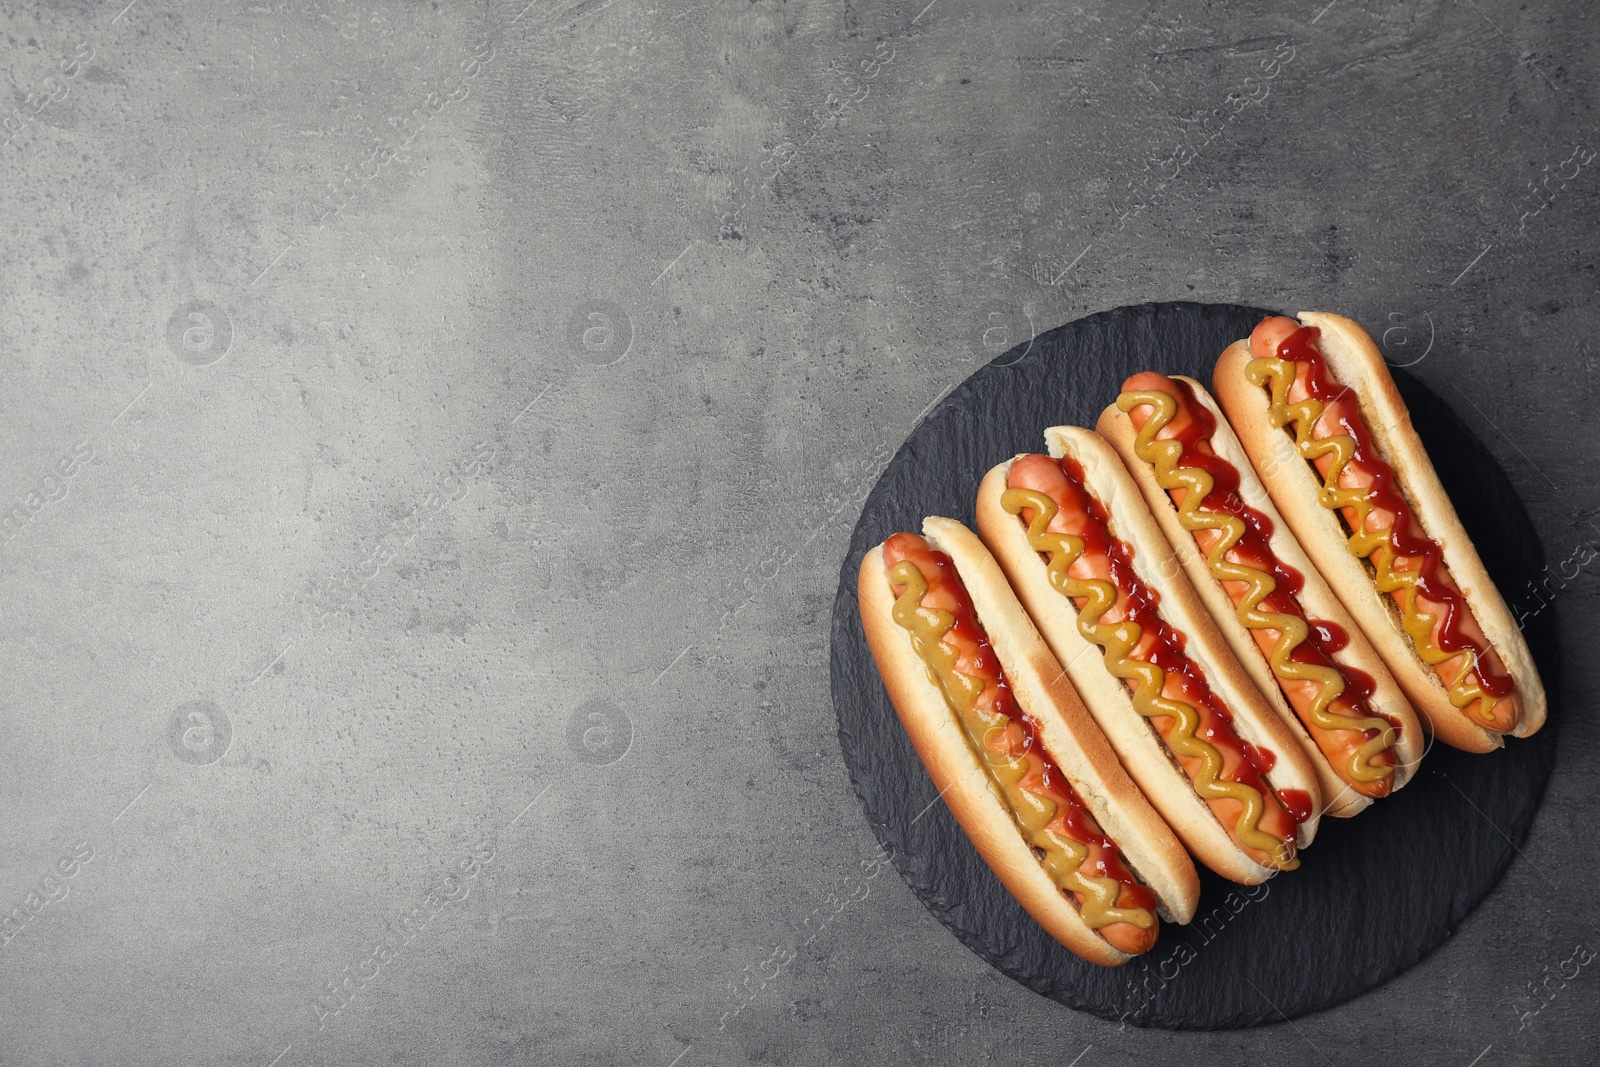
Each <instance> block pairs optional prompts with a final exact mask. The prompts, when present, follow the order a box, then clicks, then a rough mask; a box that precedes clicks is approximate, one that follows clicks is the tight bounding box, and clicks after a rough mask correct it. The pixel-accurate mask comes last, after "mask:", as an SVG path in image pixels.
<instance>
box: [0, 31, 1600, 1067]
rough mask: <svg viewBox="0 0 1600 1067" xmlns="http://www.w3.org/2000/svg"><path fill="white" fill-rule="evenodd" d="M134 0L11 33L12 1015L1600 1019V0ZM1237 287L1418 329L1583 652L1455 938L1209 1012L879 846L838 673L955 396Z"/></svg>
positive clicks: (1080, 1052) (1028, 1051)
mask: <svg viewBox="0 0 1600 1067" xmlns="http://www.w3.org/2000/svg"><path fill="white" fill-rule="evenodd" d="M123 3H124V0H109V2H102V3H70V4H52V5H22V4H7V5H5V6H4V8H3V16H4V18H3V23H4V24H3V26H0V34H3V50H0V55H3V67H4V75H5V79H6V85H7V87H8V89H9V94H8V96H7V98H6V101H5V103H6V105H7V106H8V107H10V108H11V111H10V117H9V118H5V119H4V122H5V124H6V125H5V129H4V131H3V135H0V136H3V137H4V138H6V143H5V144H4V146H3V147H0V202H3V204H4V218H5V221H6V225H5V227H4V231H3V233H0V251H3V255H4V263H5V269H4V271H3V272H0V382H3V386H4V387H3V389H0V493H3V496H4V501H5V506H6V507H9V508H13V509H15V508H21V509H22V510H21V511H20V512H19V511H15V510H13V511H12V512H11V515H12V516H13V518H12V519H11V520H10V524H9V525H7V526H6V527H5V529H4V531H3V534H0V541H3V545H0V583H3V585H0V590H3V597H0V671H3V677H4V685H3V689H0V722H3V724H4V726H5V729H6V736H7V737H8V739H9V740H8V744H7V746H6V748H7V754H6V757H5V763H4V772H3V775H0V894H3V900H0V907H3V908H4V909H7V910H8V911H9V910H11V909H21V913H22V914H23V915H24V916H26V917H27V921H26V922H25V923H23V924H22V925H21V927H20V930H19V931H17V932H14V933H12V934H11V935H10V936H9V937H8V939H7V941H6V944H5V945H4V947H3V948H0V1062H3V1063H8V1064H9V1063H16V1064H54V1063H61V1064H169V1063H178V1062H186V1063H204V1064H239V1065H259V1067H274V1065H281V1067H291V1065H297V1064H321V1063H395V1064H424V1063H428V1064H432V1063H460V1064H501V1063H561V1064H587V1063H606V1064H611V1063H636V1064H658V1065H660V1067H669V1065H673V1064H676V1065H677V1067H697V1065H702V1064H738V1063H766V1064H801V1063H823V1062H830V1063H831V1062H849V1063H874V1062H885V1061H887V1062H895V1063H950V1064H956V1063H962V1064H965V1063H972V1062H979V1061H986V1062H987V1061H995V1062H1002V1063H1025V1062H1026V1063H1038V1062H1059V1063H1061V1064H1063V1065H1065V1064H1069V1063H1070V1064H1077V1065H1078V1067H1102V1065H1116V1064H1163V1063H1196V1064H1217V1065H1235V1064H1258V1063H1259V1064H1266V1063H1272V1064H1277V1063H1296V1064H1299V1063H1305V1064H1321V1063H1327V1064H1341V1065H1343V1064H1351V1065H1360V1064H1365V1065H1377V1064H1388V1063H1394V1062H1408V1063H1426V1064H1440V1065H1455V1067H1468V1065H1469V1064H1476V1065H1478V1067H1499V1065H1507V1064H1532V1063H1580V1062H1585V1061H1586V1060H1587V1056H1586V1053H1585V1050H1586V1049H1589V1048H1592V1046H1593V1045H1594V1043H1595V1042H1596V1040H1597V1039H1600V1022H1597V1020H1600V1014H1597V1012H1596V1007H1597V1002H1600V996H1597V994H1600V976H1597V975H1596V974H1595V973H1594V972H1595V970H1596V968H1594V967H1592V966H1580V965H1579V964H1578V963H1577V962H1568V961H1572V960H1574V959H1575V956H1574V954H1575V952H1577V951H1578V948H1577V947H1582V949H1583V951H1584V952H1586V951H1587V950H1588V947H1590V946H1593V947H1594V948H1596V949H1600V930H1597V929H1596V927H1595V926H1594V925H1592V924H1593V922H1594V906H1593V903H1592V898H1590V897H1589V896H1588V895H1587V893H1588V892H1592V890H1589V888H1588V887H1590V886H1592V885H1593V884H1594V882H1595V881H1596V878H1597V876H1600V861H1597V859H1596V855H1595V853H1594V852H1593V851H1592V847H1593V842H1594V839H1595V838H1594V829H1593V828H1594V820H1595V817H1596V806H1595V801H1594V795H1595V792H1596V787H1597V777H1600V776H1597V773H1596V771H1595V766H1596V764H1595V761H1596V760H1597V759H1600V739H1597V736H1596V731H1595V726H1594V721H1593V716H1592V715H1591V713H1590V708H1591V707H1592V706H1593V703H1594V700H1595V697H1596V686H1597V683H1600V671H1597V669H1596V666H1595V662H1594V656H1593V649H1594V647H1595V646H1594V638H1593V635H1594V633H1595V628H1596V626H1597V625H1600V610H1597V602H1596V589H1597V586H1596V579H1595V576H1594V574H1593V573H1592V567H1591V566H1589V565H1588V564H1589V560H1590V558H1592V557H1593V555H1594V551H1593V549H1592V548H1590V547H1589V546H1592V545H1594V544H1596V543H1597V542H1600V529H1597V527H1596V524H1595V522H1596V520H1595V519H1594V516H1595V513H1596V510H1597V508H1600V487H1597V484H1596V483H1597V476H1596V473H1595V466H1594V464H1595V460H1596V459H1597V458H1600V457H1597V451H1600V450H1597V446H1596V444H1595V440H1594V434H1595V430H1596V428H1597V426H1600V420H1597V418H1596V416H1595V405H1596V403H1597V401H1600V389H1597V374H1596V367H1597V355H1596V350H1595V342H1594V340H1593V338H1592V336H1591V334H1592V330H1593V325H1594V322H1595V307H1596V288H1597V282H1596V276H1595V267H1596V258H1595V255H1596V254H1595V247H1596V236H1597V221H1600V215H1597V210H1596V198H1595V195H1594V194H1595V190H1596V188H1597V183H1600V168H1596V167H1595V166H1594V165H1593V164H1592V163H1591V162H1590V159H1591V157H1593V155H1594V152H1595V150H1596V148H1597V147H1600V130H1597V129H1596V125H1595V117H1596V115H1595V103H1594V88H1593V85H1594V81H1595V78H1596V76H1597V75H1600V69H1597V65H1596V54H1597V53H1596V48H1595V45H1596V17H1595V15H1594V13H1593V11H1592V10H1591V9H1590V8H1589V7H1588V6H1587V5H1584V4H1582V3H1579V2H1577V0H1551V2H1546V3H1539V4H1531V5H1519V4H1514V3H1510V2H1508V0H1437V2H1435V0H1428V2H1402V3H1379V2H1377V0H1334V2H1333V3H1331V4H1330V3H1326V0H1305V2H1303V3H1302V2H1298V0H1297V2H1295V3H1286V4H1278V5H1270V7H1271V10H1263V7H1264V5H1254V4H1244V3H1238V2H1211V3H1180V2H1177V0H1153V2H1130V3H1121V4H1118V3H1091V4H1072V3H1066V4H1054V5H1047V4H1039V3H1023V4H992V5H990V4H981V3H976V2H974V0H934V2H933V3H926V0H916V2H914V3H911V4H905V5H894V4H889V3H879V2H869V3H851V2H846V3H842V4H824V3H818V2H815V0H796V2H792V3H772V2H767V0H758V2H747V0H711V2H710V3H705V4H685V5H668V4H660V5H657V6H653V7H652V6H649V5H648V3H647V2H646V0H585V2H583V3H580V4H577V5H575V6H574V5H571V4H565V3H564V0H537V2H535V3H534V4H532V5H530V6H527V7H524V6H523V4H522V2H521V0H515V2H509V3H507V2H502V0H492V2H491V3H488V4H481V3H480V4H472V5H455V4H423V3H373V2H348V3H347V2H335V0H322V2H318V3H305V4H291V3H276V2H257V3H225V4H204V3H197V2H193V0H189V2H172V0H135V2H134V3H132V4H130V5H128V6H127V7H126V8H124V7H123ZM1185 145H1186V146H1187V147H1182V146H1185ZM1180 298H1188V299H1199V300H1224V301H1239V302H1246V303H1263V304H1268V305H1278V306H1283V307H1285V308H1299V307H1319V308H1328V309H1334V310H1341V311H1345V312H1347V313H1349V314H1352V315H1354V316H1356V317H1357V318H1359V319H1361V320H1363V321H1365V322H1366V323H1368V324H1369V325H1370V326H1372V327H1373V328H1374V332H1375V333H1379V332H1381V333H1382V335H1383V338H1384V342H1385V345H1386V347H1387V348H1388V350H1389V352H1390V355H1391V356H1392V357H1393V358H1394V360H1395V361H1396V362H1397V363H1410V364H1413V366H1412V368H1411V369H1412V370H1413V371H1414V372H1415V373H1416V374H1418V375H1420V376H1421V377H1422V378H1423V379H1424V380H1426V381H1427V382H1428V384H1429V385H1430V386H1431V387H1432V388H1433V389H1434V390H1435V391H1436V392H1437V393H1439V395H1441V396H1442V397H1444V399H1445V400H1446V401H1448V402H1449V403H1450V404H1451V405H1452V406H1454V407H1455V408H1456V409H1457V411H1458V412H1459V413H1460V414H1461V415H1462V417H1463V418H1464V419H1465V420H1466V421H1467V422H1468V424H1469V425H1471V426H1473V427H1474V428H1475V429H1476V431H1477V432H1478V433H1479V434H1480V435H1481V436H1482V439H1483V440H1484V441H1485V442H1487V444H1488V445H1489V447H1490V448H1491V449H1492V450H1493V451H1494V453H1495V454H1496V455H1497V456H1498V457H1499V459H1500V462H1501V463H1502V465H1503V466H1504V467H1505V469H1506V470H1507V471H1508V472H1509V473H1510V475H1511V477H1512V478H1513V480H1514V481H1515V483H1516V484H1517V486H1518V487H1519V489H1520V491H1521V493H1522V494H1523V496H1524V499H1525V500H1526V502H1527V504H1528V506H1529V508H1530V510H1531V512H1532V514H1533V515H1534V517H1535V519H1536V522H1537V525H1538V528H1539V531H1540V537H1541V540H1542V542H1543V547H1544V550H1545V552H1546V554H1547V556H1548V558H1549V559H1550V561H1551V565H1552V571H1551V579H1550V581H1549V583H1548V591H1547V593H1546V594H1545V595H1544V596H1543V597H1535V596H1534V594H1533V593H1532V592H1531V591H1508V594H1509V597H1510V599H1511V600H1512V601H1513V602H1514V603H1516V604H1518V605H1519V606H1521V607H1523V608H1524V609H1526V610H1549V611H1554V612H1557V613H1559V617H1560V620H1561V633H1562V635H1563V636H1562V652H1563V654H1564V656H1565V657H1566V661H1567V663H1568V665H1569V666H1568V669H1567V671H1566V673H1565V675H1564V676H1563V678H1562V685H1561V688H1560V691H1559V693H1558V694H1557V697H1556V708H1557V714H1558V716H1559V720H1560V722H1559V725H1560V730H1561V743H1562V750H1561V751H1562V754H1561V757H1560V760H1559V764H1558V768H1557V771H1556V774H1555V776H1554V778H1553V779H1552V781H1551V782H1550V786H1549V793H1548V798H1547V800H1546V803H1545V806H1544V808H1543V811H1542V812H1541V815H1540V817H1539V819H1538V822H1537V824H1536V825H1535V827H1534V830H1533V832H1532V835H1531V836H1530V838H1529V840H1528V841H1527V842H1526V843H1524V845H1523V848H1522V852H1523V858H1522V859H1520V860H1519V861H1518V862H1517V863H1516V864H1515V865H1514V866H1513V868H1512V869H1511V871H1510V872H1509V874H1508V875H1507V877H1506V879H1505V881H1504V883H1503V884H1502V885H1501V887H1500V888H1499V889H1498V890H1497V891H1496V892H1495V893H1494V894H1493V895H1492V896H1491V897H1490V898H1489V899H1488V900H1487V901H1486V902H1485V903H1484V904H1483V906H1482V907H1480V908H1479V909H1478V910H1477V911H1476V912H1475V913H1474V914H1473V915H1472V916H1471V917H1470V919H1469V920H1468V921H1467V922H1466V923H1465V924H1464V925H1463V926H1462V928H1461V929H1460V930H1459V931H1458V932H1457V933H1456V935H1455V936H1454V938H1453V939H1452V940H1450V941H1449V942H1448V943H1447V944H1446V945H1445V946H1444V947H1443V948H1442V949H1440V950H1439V951H1438V952H1437V953H1435V954H1434V955H1433V956H1431V957H1430V958H1428V959H1427V960H1426V961H1424V962H1423V963H1422V964H1421V965H1420V966H1418V967H1416V968H1415V969H1414V970H1412V971H1411V972H1409V973H1407V974H1406V975H1404V976H1402V977H1401V978H1399V979H1397V980H1396V981H1393V982H1391V983H1389V984H1388V985H1386V986H1384V987H1383V988H1381V989H1380V990H1378V991H1377V992H1375V993H1373V994H1371V995H1369V996H1366V997H1363V998H1361V999H1359V1000H1356V1001H1354V1002H1352V1003H1349V1004H1347V1005H1345V1006H1343V1007H1341V1008H1339V1009H1337V1010H1334V1011H1330V1012H1327V1013H1325V1014H1323V1015H1319V1016H1314V1017H1311V1018H1307V1019H1302V1020H1299V1021H1298V1022H1296V1023H1295V1024H1293V1025H1280V1026H1276V1027H1268V1028H1264V1029H1261V1030H1255V1031H1248V1032H1240V1033H1225V1034H1212V1035H1197V1034H1170V1033H1160V1032H1141V1031H1137V1030H1124V1031H1119V1030H1118V1029H1117V1028H1116V1027H1115V1026H1113V1025H1109V1024H1106V1023H1103V1022H1100V1021H1098V1020H1095V1019H1092V1018H1088V1017H1084V1016H1079V1015H1075V1014H1073V1013H1071V1012H1069V1011H1066V1010H1064V1009H1063V1008H1061V1007H1060V1006H1059V1005H1056V1004H1054V1003H1052V1002H1049V1001H1046V1000H1043V999H1041V998H1038V997H1036V996H1034V995H1033V994H1031V993H1029V992H1027V991H1026V990H1024V989H1022V988H1020V987H1018V986H1016V985H1014V984H1013V983H1011V982H1010V981H1009V980H1007V979H1005V978H1004V977H1002V976H1000V975H998V974H996V973H995V972H993V971H991V970H990V969H989V968H988V967H987V966H986V965H984V964H983V963H982V962H981V961H980V960H978V959H977V958H976V957H975V956H973V955H972V954H970V953H969V952H968V951H967V950H966V949H965V948H963V947H962V946H961V945H959V944H958V943H957V942H956V941H955V940H954V938H953V937H952V936H951V935H950V934H948V933H947V932H946V931H945V930H944V928H943V927H941V926H940V925H939V924H938V923H936V922H935V921H934V920H932V919H931V918H930V917H929V916H928V915H927V913H926V912H925V911H924V910H923V909H922V908H921V906H920V905H919V904H918V903H917V902H916V900H915V899H913V897H912V896H911V894H910V893H909V891H907V890H906V888H905V886H904V885H903V884H902V883H901V882H900V881H899V879H898V878H897V877H895V876H893V875H892V874H890V875H888V876H885V877H877V878H871V877H868V873H869V872H870V871H871V867H870V863H871V858H872V856H873V851H874V847H875V841H874V838H873V836H872V834H871V831H870V829H869V827H868V826H867V825H866V823H865V819H864V817H863V815H862V813H861V809H860V807H859V806H858V804H857V802H856V799H855V797H854V795H853V794H852V792H851V788H850V785H849V782H848V780H847V777H846V775H845V772H844V768H843V765H842V763H841V760H840V757H839V752H838V747H837V743H836V740H835V737H834V718H833V713H832V710H831V707H830V704H829V699H828V686H827V671H826V661H827V647H826V632H827V618H828V612H829V609H830V605H831V600H832V597H833V593H834V588H835V583H836V581H837V575H838V567H839V563H840V560H841V559H842V556H843V552H844V546H845V543H846V540H847V537H848V534H849V531H850V528H851V524H852V523H853V521H854V518H855V513H856V508H857V502H858V501H859V500H860V498H861V496H862V495H864V493H865V491H866V489H867V488H868V487H869V486H870V484H871V482H872V480H873V479H874V478H875V476H876V473H877V471H878V470H879V469H880V468H881V465H882V463H883V462H884V460H885V459H886V457H887V456H888V455H889V454H891V453H892V451H893V450H894V448H895V447H896V446H897V445H898V444H899V442H900V441H901V440H902V439H903V437H904V435H905V434H906V432H907V431H908V429H909V428H910V427H911V426H912V425H913V424H914V422H915V421H916V419H917V418H918V417H919V414H920V413H921V412H923V411H924V410H925V409H926V408H927V407H928V406H929V404H930V403H931V402H933V401H934V400H935V399H936V398H937V397H939V396H940V395H941V393H942V392H943V391H944V390H946V389H947V388H949V387H950V386H951V385H953V384H954V383H956V382H958V381H959V380H960V379H962V378H963V377H964V376H965V375H967V374H968V373H970V372H971V371H972V370H973V369H974V368H975V367H976V366H977V365H978V364H979V362H980V361H981V360H982V359H985V358H987V357H988V355H989V354H990V353H993V352H998V351H999V350H1000V349H1002V348H1003V347H1005V345H1006V344H1007V343H1008V342H1014V341H1016V340H1019V339H1020V338H1021V337H1022V336H1023V335H1024V334H1025V333H1026V331H1028V330H1033V331H1042V330H1044V329H1047V328H1049V327H1051V326H1053V325H1056V324H1058V323H1060V322H1063V321H1066V320H1068V319H1071V318H1075V317H1077V316H1079V315H1081V314H1084V313H1087V312H1090V311H1095V310H1100V309H1104V308H1109V307H1114V306H1117V305H1121V304H1129V303H1139V302H1143V301H1146V300H1160V299H1180ZM1564 562H1565V564H1566V565H1565V566H1562V564H1563V563H1564ZM1558 572H1559V573H1558ZM1545 601H1549V606H1547V607H1541V606H1540V605H1542V604H1543V603H1545ZM1462 817H1463V818H1464V819H1472V818H1473V817H1474V816H1473V815H1472V813H1471V812H1470V811H1464V812H1463V816H1462ZM1482 831H1483V832H1484V833H1495V832H1497V831H1496V830H1495V829H1494V828H1493V827H1490V826H1487V825H1486V826H1484V827H1482ZM1367 905H1368V906H1369V907H1372V908H1375V909H1376V908H1381V907H1382V906H1383V902H1382V901H1381V900H1373V901H1370V902H1367ZM0 936H6V935H0ZM1309 958H1310V956H1309V954H1308V960H1309ZM1576 958H1578V959H1582V958H1586V957H1584V956H1583V955H1582V953H1578V956H1577V957H1576ZM1308 965H1309V963H1308ZM1574 971H1576V974H1574V973H1573V972H1574ZM1540 990H1542V992H1540Z"/></svg>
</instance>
